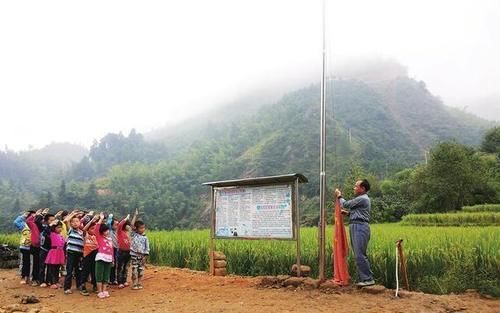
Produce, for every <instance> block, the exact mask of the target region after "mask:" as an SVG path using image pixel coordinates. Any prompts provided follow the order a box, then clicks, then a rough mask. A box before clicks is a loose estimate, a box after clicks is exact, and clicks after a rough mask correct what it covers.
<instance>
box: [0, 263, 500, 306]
mask: <svg viewBox="0 0 500 313" xmlns="http://www.w3.org/2000/svg"><path fill="white" fill-rule="evenodd" d="M259 282H260V280H259V279H258V278H250V277H237V276H229V277H212V276H209V275H208V274H206V273H203V272H194V271H189V270H183V269H174V268H167V267H151V266H150V267H148V268H147V270H146V279H145V281H144V285H145V289H143V290H138V291H133V290H131V289H130V288H126V289H121V290H120V289H117V288H111V289H110V293H111V297H110V298H108V299H98V298H97V297H96V295H95V294H91V296H89V297H84V296H82V295H80V294H79V293H78V292H76V291H75V293H74V294H72V295H64V294H63V292H62V290H51V289H46V288H40V287H30V286H26V285H20V284H19V278H18V277H17V271H16V270H0V313H3V312H9V313H12V312H30V313H35V312H38V313H49V312H96V313H97V312H106V313H126V312H130V313H132V312H133V313H141V312H190V313H192V312H231V313H237V312H251V313H258V312H405V313H406V312H483V313H488V312H500V300H491V299H484V298H482V297H481V296H479V295H477V294H475V293H472V294H463V295H446V296H437V295H428V294H423V293H408V294H406V295H405V297H403V298H399V299H395V298H394V297H393V294H392V291H390V292H389V291H387V292H383V293H381V294H376V295H374V294H368V293H366V292H363V291H361V290H355V289H351V291H349V292H342V291H340V292H339V291H334V292H331V291H330V292H325V291H321V290H295V289H287V288H284V289H268V288H259ZM26 295H35V296H36V297H38V298H39V299H40V303H37V304H20V302H21V298H22V297H23V296H26Z"/></svg>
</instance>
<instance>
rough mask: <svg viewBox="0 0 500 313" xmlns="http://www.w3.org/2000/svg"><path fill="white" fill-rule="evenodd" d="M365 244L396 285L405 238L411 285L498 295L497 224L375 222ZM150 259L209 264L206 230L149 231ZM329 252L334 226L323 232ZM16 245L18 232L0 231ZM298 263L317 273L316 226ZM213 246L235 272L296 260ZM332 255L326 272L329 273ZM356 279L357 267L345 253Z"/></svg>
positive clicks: (235, 245) (258, 249) (281, 268)
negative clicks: (397, 258) (398, 255)
mask: <svg viewBox="0 0 500 313" xmlns="http://www.w3.org/2000/svg"><path fill="white" fill-rule="evenodd" d="M371 230H372V234H371V238H372V239H371V241H370V245H369V248H368V257H369V259H370V262H371V265H372V270H373V272H374V275H375V279H376V280H377V281H378V282H379V283H382V284H383V285H385V286H387V287H389V288H394V287H395V273H394V271H395V241H396V240H398V239H400V238H402V239H404V242H403V246H404V251H405V255H406V256H407V265H408V276H409V279H410V287H411V288H412V289H413V290H421V291H425V292H430V293H438V294H442V293H450V292H463V291H465V290H466V289H469V288H474V289H478V290H479V291H480V292H482V293H485V294H490V295H493V296H495V297H498V296H500V280H499V279H498V278H499V277H500V227H494V226H490V227H467V228H464V227H414V226H402V225H400V224H378V225H372V227H371ZM148 237H149V239H150V243H151V249H152V250H151V258H150V260H151V262H153V263H154V264H158V265H167V266H174V267H188V268H191V269H196V270H207V268H208V243H209V240H208V238H209V232H208V230H191V231H155V232H149V233H148ZM327 239H328V241H327V242H328V246H327V255H328V256H329V255H331V251H332V248H331V241H332V229H331V228H328V230H327ZM0 242H9V243H11V244H13V245H15V246H17V243H18V236H17V235H13V236H12V235H8V236H5V235H0ZM301 247H302V248H301V253H302V259H301V260H302V263H303V264H307V265H309V266H311V267H312V271H313V273H312V275H314V276H317V274H318V267H317V264H318V258H317V255H318V252H317V251H318V247H317V228H302V229H301ZM216 248H217V250H221V251H223V252H224V253H225V254H226V256H227V258H228V271H229V272H230V273H233V274H239V275H252V276H253V275H276V274H287V273H288V272H289V269H290V267H291V265H292V264H293V263H294V262H295V243H294V242H287V241H261V240H259V241H256V240H252V241H244V240H217V241H216ZM331 268H332V265H331V259H330V258H328V263H327V271H328V272H327V274H328V276H329V277H331ZM349 271H350V273H351V275H352V276H354V277H353V278H354V279H355V276H356V275H355V273H356V271H355V265H354V260H353V258H352V255H351V256H350V257H349Z"/></svg>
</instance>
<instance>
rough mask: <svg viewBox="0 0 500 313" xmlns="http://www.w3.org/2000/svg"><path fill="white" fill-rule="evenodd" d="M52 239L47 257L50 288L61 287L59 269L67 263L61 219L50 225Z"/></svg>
mask: <svg viewBox="0 0 500 313" xmlns="http://www.w3.org/2000/svg"><path fill="white" fill-rule="evenodd" d="M49 226H50V241H51V247H50V250H49V252H48V254H47V258H46V259H45V264H47V276H48V282H47V283H48V284H49V285H50V288H52V289H57V288H59V270H60V268H61V265H63V264H65V263H66V260H65V257H64V243H65V240H64V237H63V235H62V234H61V231H62V223H61V222H60V221H59V220H54V221H53V222H52V223H51V224H50V225H49Z"/></svg>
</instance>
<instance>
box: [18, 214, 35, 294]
mask: <svg viewBox="0 0 500 313" xmlns="http://www.w3.org/2000/svg"><path fill="white" fill-rule="evenodd" d="M33 214H35V211H28V212H26V213H24V214H23V215H20V216H18V217H17V218H16V219H15V221H14V225H15V226H16V228H17V229H18V230H19V231H21V240H20V243H19V251H20V252H21V260H20V261H21V262H20V263H21V285H24V284H27V283H28V282H29V279H30V268H31V258H30V249H31V231H30V229H29V227H28V225H27V224H26V219H27V218H28V217H30V216H31V215H33Z"/></svg>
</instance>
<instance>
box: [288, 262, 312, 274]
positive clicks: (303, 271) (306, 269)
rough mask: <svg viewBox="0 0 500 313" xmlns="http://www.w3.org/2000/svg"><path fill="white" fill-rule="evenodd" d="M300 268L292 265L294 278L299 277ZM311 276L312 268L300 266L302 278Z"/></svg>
mask: <svg viewBox="0 0 500 313" xmlns="http://www.w3.org/2000/svg"><path fill="white" fill-rule="evenodd" d="M298 268H299V266H298V265H297V264H294V265H292V270H291V273H292V276H297V269H298ZM310 274H311V267H309V266H307V265H301V266H300V276H301V277H308V276H309V275H310Z"/></svg>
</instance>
